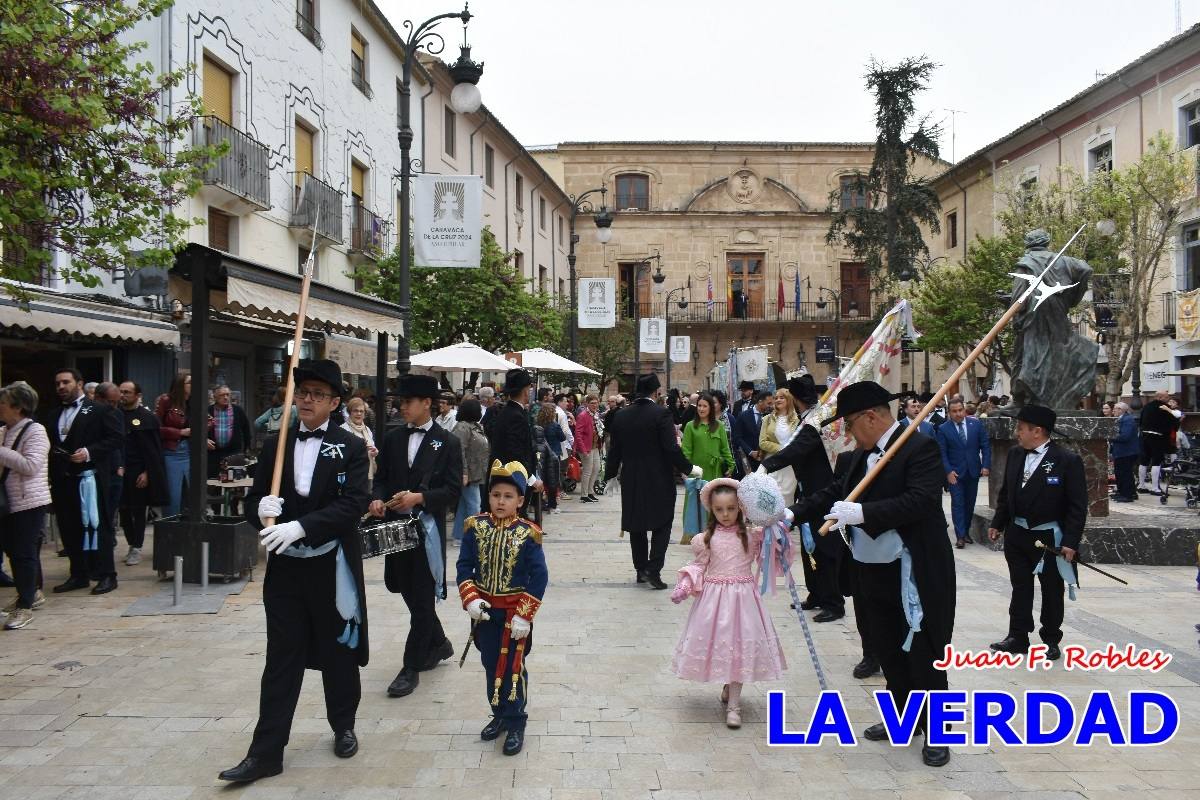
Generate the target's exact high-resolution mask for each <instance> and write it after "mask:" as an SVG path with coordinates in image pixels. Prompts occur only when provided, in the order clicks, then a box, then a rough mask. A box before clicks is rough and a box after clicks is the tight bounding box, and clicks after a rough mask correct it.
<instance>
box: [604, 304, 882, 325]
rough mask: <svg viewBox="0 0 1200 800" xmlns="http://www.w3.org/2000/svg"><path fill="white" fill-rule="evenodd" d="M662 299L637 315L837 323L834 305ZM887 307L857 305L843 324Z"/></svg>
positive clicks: (625, 309)
mask: <svg viewBox="0 0 1200 800" xmlns="http://www.w3.org/2000/svg"><path fill="white" fill-rule="evenodd" d="M666 306H667V304H666V303H665V302H663V301H661V300H658V301H648V302H641V301H639V302H638V315H639V316H640V317H642V318H643V319H645V318H649V317H664V316H667V315H668V314H669V316H670V320H671V322H684V323H695V324H699V323H709V322H716V323H720V322H835V321H839V320H838V306H837V303H833V302H826V303H822V302H818V301H815V300H812V301H802V302H800V303H794V302H787V303H784V304H783V307H782V308H780V307H779V304H778V303H775V302H771V301H761V300H760V301H754V300H750V301H746V302H729V301H726V300H714V301H713V302H712V303H709V302H708V301H706V300H692V301H690V302H689V303H688V304H687V306H686V307H684V308H680V307H679V304H678V303H671V304H670V308H667V307H666ZM886 310H887V309H886V307H885V305H884V304H877V306H876V307H875V308H872V307H870V306H869V305H868V304H867V303H857V304H855V308H853V309H849V310H847V311H846V312H844V313H842V315H841V319H840V322H842V323H854V322H874V321H876V318H877V317H878V316H879V315H880V314H881V313H882V312H883V311H886ZM620 311H621V317H622V319H632V318H633V304H632V303H630V302H628V301H627V300H626V301H624V302H623V303H622V304H621V306H620Z"/></svg>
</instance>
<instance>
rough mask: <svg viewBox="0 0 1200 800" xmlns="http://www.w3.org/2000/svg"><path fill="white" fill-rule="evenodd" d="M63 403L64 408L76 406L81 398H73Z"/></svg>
mask: <svg viewBox="0 0 1200 800" xmlns="http://www.w3.org/2000/svg"><path fill="white" fill-rule="evenodd" d="M80 399H82V398H80ZM62 405H63V408H74V407H75V406H77V405H79V400H72V401H71V402H69V403H63V404H62Z"/></svg>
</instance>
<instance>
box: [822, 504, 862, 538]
mask: <svg viewBox="0 0 1200 800" xmlns="http://www.w3.org/2000/svg"><path fill="white" fill-rule="evenodd" d="M825 519H829V520H834V525H833V529H834V530H835V531H840V530H842V529H843V528H845V527H846V526H848V525H861V524H862V522H863V510H862V503H847V502H846V501H845V500H838V501H837V502H836V503H834V504H833V508H831V509H829V513H828V514H826V515H825Z"/></svg>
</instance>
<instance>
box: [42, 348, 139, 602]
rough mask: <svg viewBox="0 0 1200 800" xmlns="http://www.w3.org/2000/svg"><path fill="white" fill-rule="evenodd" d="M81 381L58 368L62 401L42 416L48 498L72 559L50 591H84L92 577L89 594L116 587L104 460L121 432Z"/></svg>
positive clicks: (117, 444) (112, 415)
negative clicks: (66, 575)
mask: <svg viewBox="0 0 1200 800" xmlns="http://www.w3.org/2000/svg"><path fill="white" fill-rule="evenodd" d="M82 380H83V378H82V376H81V375H80V374H79V370H77V369H73V368H71V367H65V368H63V369H60V370H58V372H56V373H55V374H54V388H55V390H56V391H57V392H58V399H59V402H60V403H61V405H60V406H58V407H56V408H51V409H50V410H49V411H48V412H47V413H46V414H45V416H43V418H42V424H43V425H44V426H45V428H46V434H47V435H48V436H49V437H50V460H49V475H50V497H51V499H52V500H53V501H54V516H55V519H56V520H57V522H58V530H59V534H60V535H61V537H62V542H63V547H64V548H65V549H66V551H67V557H68V558H69V559H70V562H71V576H70V577H69V578H67V580H66V581H65V582H63V583H61V584H59V585H58V586H55V587H54V591H56V592H70V591H73V590H75V589H86V588H87V587H88V586H89V585H91V578H93V577H94V578H96V580H97V583H96V586H95V587H94V588H93V589H92V594H104V593H106V592H111V591H112V590H113V589H116V588H117V568H116V565H115V564H114V563H113V547H114V546H115V544H116V542H115V541H114V537H115V535H116V531H115V530H114V529H113V526H112V523H111V518H112V514H113V513H114V509H112V508H109V492H108V488H109V487H108V475H109V459H110V458H111V456H112V454H113V453H116V452H118V451H120V449H121V447H122V446H123V445H124V443H125V431H124V430H123V427H122V425H121V420H120V417H118V415H117V414H116V412H114V411H113V410H112V409H109V408H106V407H99V406H97V405H96V404H95V403H94V402H93V401H91V400H88V399H87V398H86V397H85V396H84V394H83V384H82ZM85 500H86V502H85ZM106 520H108V521H107V522H106Z"/></svg>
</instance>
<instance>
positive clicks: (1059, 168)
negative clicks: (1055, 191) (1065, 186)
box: [1038, 117, 1063, 187]
mask: <svg viewBox="0 0 1200 800" xmlns="http://www.w3.org/2000/svg"><path fill="white" fill-rule="evenodd" d="M1038 125H1041V126H1042V127H1043V128H1045V129H1046V130H1048V131H1050V135H1051V136H1053V137H1054V138H1055V139H1057V140H1058V165H1057V167H1056V168H1055V170H1054V171H1055V172H1057V173H1058V185H1059V186H1060V187H1061V186H1062V165H1063V163H1062V137H1061V136H1059V135H1058V134H1057V133H1056V132H1055V130H1054V129H1053V128H1051V127H1050V126H1049V125H1047V124H1046V118H1045V117H1038Z"/></svg>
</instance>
